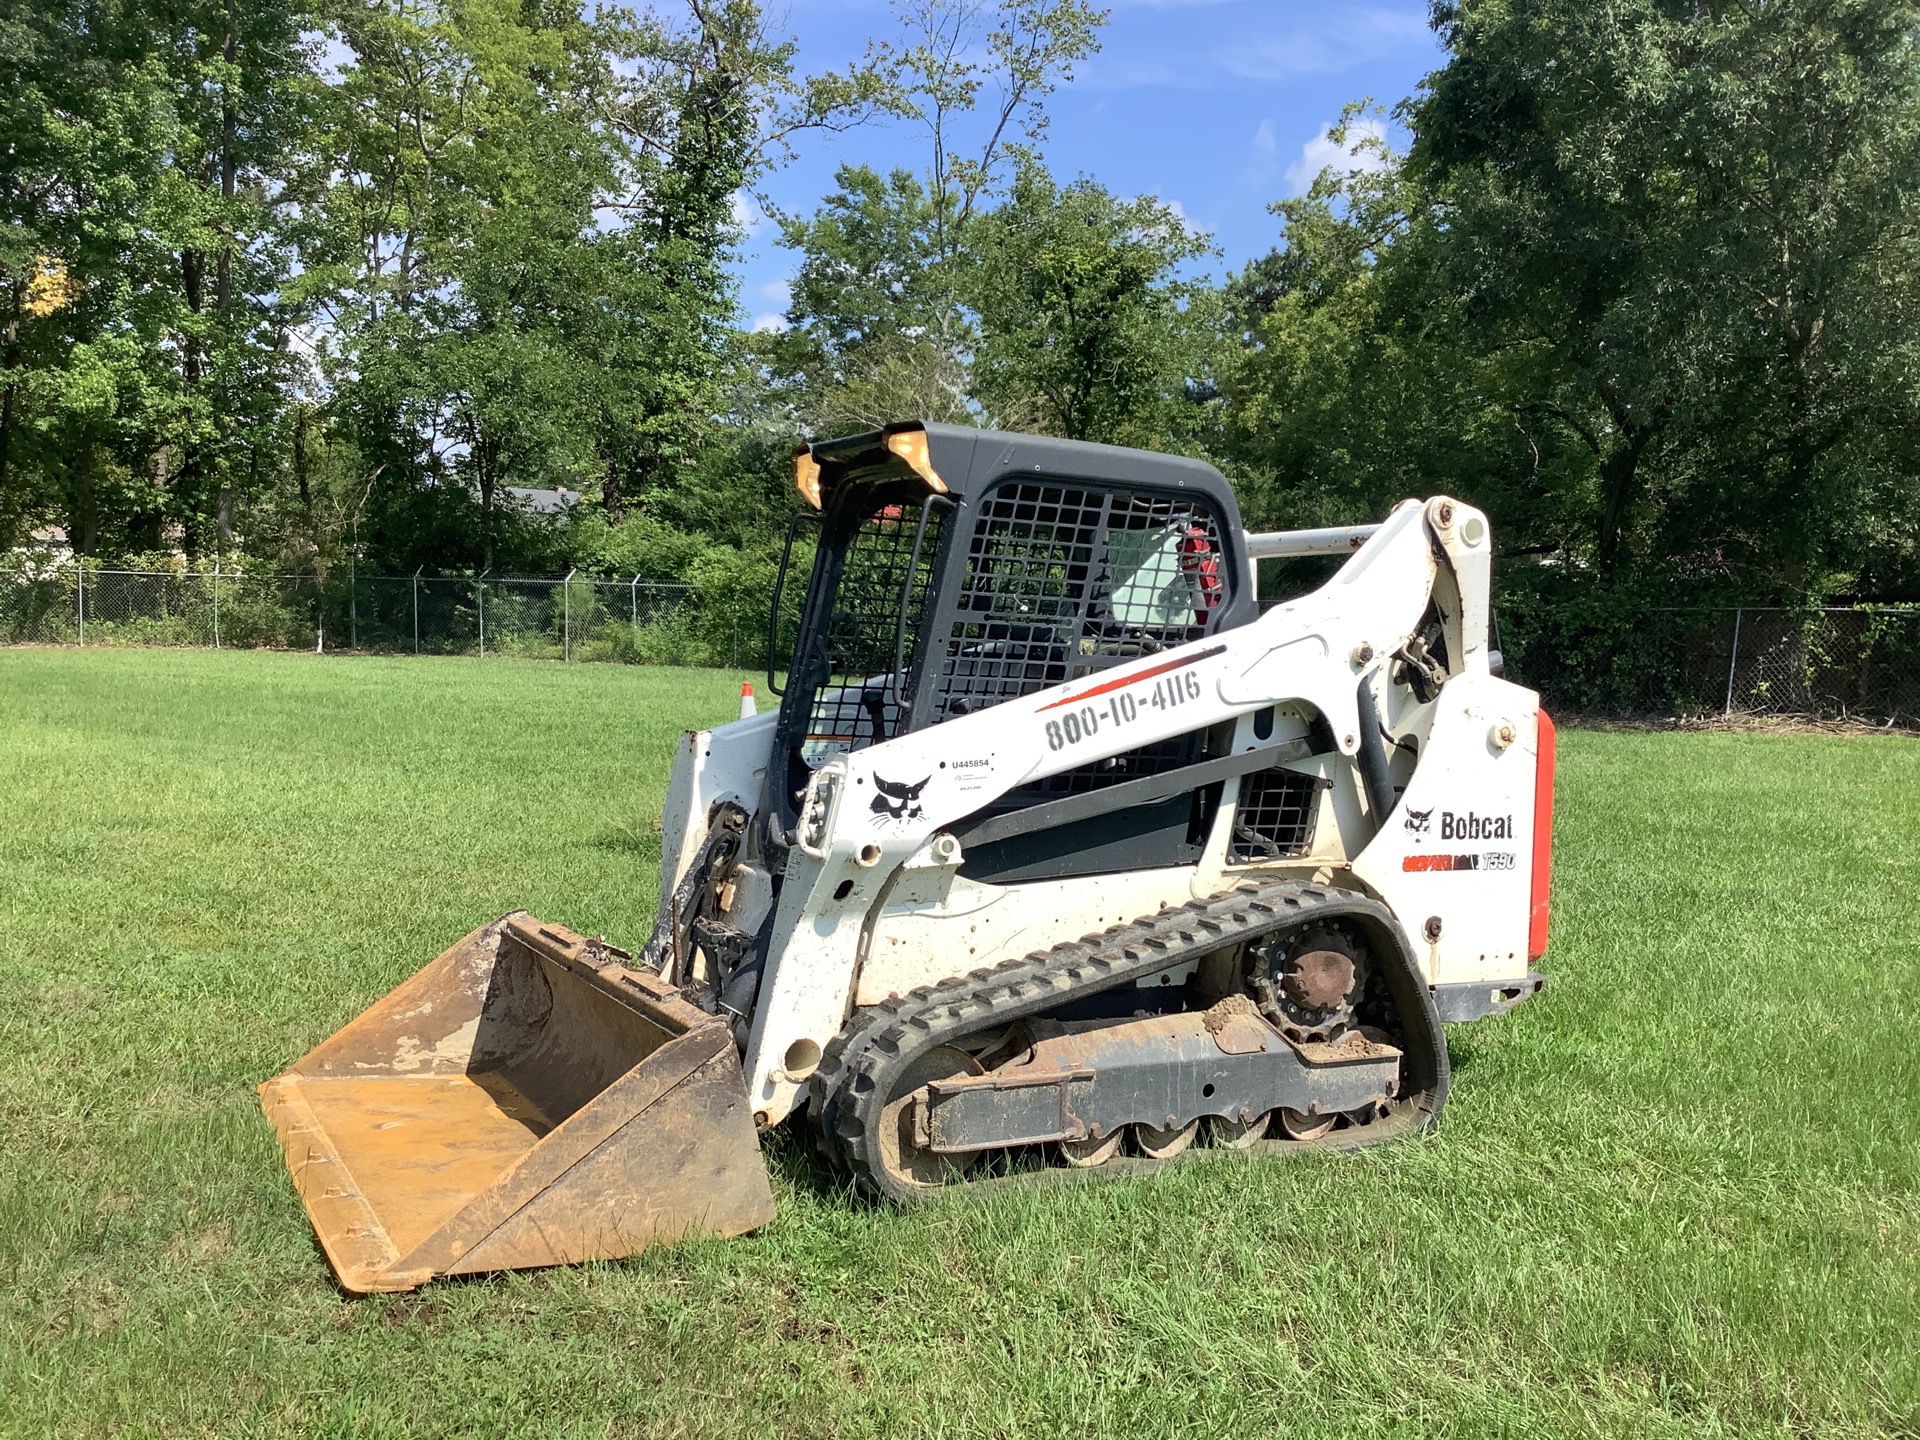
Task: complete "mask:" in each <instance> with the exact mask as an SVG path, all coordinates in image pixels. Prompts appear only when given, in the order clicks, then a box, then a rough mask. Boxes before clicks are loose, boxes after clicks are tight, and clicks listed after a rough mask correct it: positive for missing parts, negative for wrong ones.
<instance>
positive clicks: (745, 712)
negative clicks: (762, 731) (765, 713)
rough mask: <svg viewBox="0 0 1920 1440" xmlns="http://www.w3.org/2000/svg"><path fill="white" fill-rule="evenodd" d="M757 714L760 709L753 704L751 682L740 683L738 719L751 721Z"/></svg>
mask: <svg viewBox="0 0 1920 1440" xmlns="http://www.w3.org/2000/svg"><path fill="white" fill-rule="evenodd" d="M759 713H760V708H759V707H758V706H757V705H755V704H754V703H753V682H752V681H751V680H745V681H742V682H741V685H740V718H741V719H742V720H751V719H752V718H753V717H754V716H756V715H758V714H759Z"/></svg>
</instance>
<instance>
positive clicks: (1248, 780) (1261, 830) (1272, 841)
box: [1227, 770, 1326, 865]
mask: <svg viewBox="0 0 1920 1440" xmlns="http://www.w3.org/2000/svg"><path fill="white" fill-rule="evenodd" d="M1325 784H1326V782H1325V781H1324V780H1322V779H1320V778H1319V777H1318V776H1315V775H1302V774H1300V773H1299V772H1298V771H1295V770H1262V771H1259V772H1257V773H1256V774H1252V775H1246V776H1242V777H1241V780H1240V802H1239V805H1238V806H1237V808H1236V809H1235V811H1234V816H1233V838H1232V839H1231V840H1229V841H1228V842H1227V860H1228V861H1229V862H1230V863H1232V864H1235V865H1253V864H1258V863H1259V862H1260V861H1263V860H1288V859H1292V858H1294V857H1296V856H1300V855H1306V854H1310V853H1311V852H1312V850H1313V831H1314V822H1315V820H1316V819H1318V817H1319V814H1320V789H1321V787H1322V786H1323V785H1325Z"/></svg>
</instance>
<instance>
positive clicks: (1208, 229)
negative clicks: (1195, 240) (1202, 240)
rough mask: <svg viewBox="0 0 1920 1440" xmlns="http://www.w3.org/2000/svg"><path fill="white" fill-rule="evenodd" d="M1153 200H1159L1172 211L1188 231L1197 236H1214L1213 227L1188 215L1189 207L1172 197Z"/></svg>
mask: <svg viewBox="0 0 1920 1440" xmlns="http://www.w3.org/2000/svg"><path fill="white" fill-rule="evenodd" d="M1153 198H1154V199H1156V200H1158V201H1159V202H1160V203H1161V204H1162V205H1164V206H1166V207H1167V209H1169V210H1171V211H1172V212H1173V215H1174V218H1175V219H1176V220H1178V221H1179V222H1180V223H1181V224H1182V225H1185V226H1186V227H1187V229H1188V230H1190V231H1192V232H1193V233H1194V234H1195V235H1211V234H1213V226H1211V225H1209V224H1208V223H1207V222H1206V221H1204V220H1196V219H1194V218H1193V216H1191V215H1189V214H1188V213H1187V207H1186V206H1184V205H1182V204H1181V203H1180V202H1179V201H1178V200H1175V199H1174V198H1173V197H1172V196H1169V195H1156V196H1154V197H1153Z"/></svg>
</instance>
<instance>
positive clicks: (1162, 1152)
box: [1133, 1120, 1200, 1160]
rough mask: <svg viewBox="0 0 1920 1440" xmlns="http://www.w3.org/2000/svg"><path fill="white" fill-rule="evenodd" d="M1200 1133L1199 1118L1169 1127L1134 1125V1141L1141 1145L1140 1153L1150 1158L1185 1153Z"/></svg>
mask: <svg viewBox="0 0 1920 1440" xmlns="http://www.w3.org/2000/svg"><path fill="white" fill-rule="evenodd" d="M1199 1133H1200V1122H1199V1121H1198V1120H1189V1121H1188V1122H1187V1123H1186V1124H1184V1125H1175V1126H1173V1127H1171V1128H1169V1129H1162V1128H1161V1127H1159V1126H1157V1125H1136V1126H1134V1127H1133V1143H1134V1144H1135V1145H1138V1146H1139V1147H1140V1153H1141V1154H1142V1155H1144V1156H1146V1157H1147V1158H1148V1159H1149V1160H1171V1159H1172V1158H1173V1157H1174V1156H1176V1155H1179V1154H1182V1153H1184V1152H1185V1151H1186V1150H1187V1148H1188V1147H1189V1146H1191V1145H1192V1144H1193V1141H1194V1137H1195V1136H1197V1135H1198V1134H1199Z"/></svg>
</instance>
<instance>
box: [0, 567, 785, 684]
mask: <svg viewBox="0 0 1920 1440" xmlns="http://www.w3.org/2000/svg"><path fill="white" fill-rule="evenodd" d="M783 638H785V639H787V640H788V641H789V643H790V642H791V636H786V637H783ZM0 643H6V644H37V645H186V646H207V647H213V648H227V647H231V648H273V649H286V650H367V651H373V652H376V653H384V654H414V655H481V656H484V655H507V656H514V657H519V658H525V659H544V660H599V661H617V662H624V663H629V664H632V663H647V664H659V665H716V666H728V667H731V668H734V669H741V668H748V667H762V666H764V664H765V662H766V650H767V638H766V619H765V616H764V615H762V614H760V613H758V611H757V609H754V608H752V607H750V606H749V605H748V604H747V603H746V602H745V601H739V602H737V603H736V602H734V601H731V600H730V599H729V598H728V597H725V596H718V597H716V596H712V595H707V594H704V593H702V592H701V591H699V590H697V589H696V588H695V587H694V586H692V585H686V584H673V583H665V582H660V581H647V580H641V579H638V578H635V579H632V580H627V581H611V580H599V579H589V578H582V577H580V576H577V575H573V576H567V577H564V578H562V579H557V580H556V579H530V578H523V577H515V576H493V575H487V576H480V577H474V578H467V577H459V578H447V577H441V576H427V575H411V576H406V575H402V576H393V575H354V574H348V575H333V576H328V577H325V578H316V577H314V576H310V575H263V574H257V573H253V572H237V571H225V570H212V571H192V572H170V571H158V570H105V569H95V568H93V567H92V566H84V567H83V566H74V565H64V566H60V567H58V568H56V569H50V570H41V571H35V570H31V569H24V568H16V569H12V570H7V571H4V572H0Z"/></svg>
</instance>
